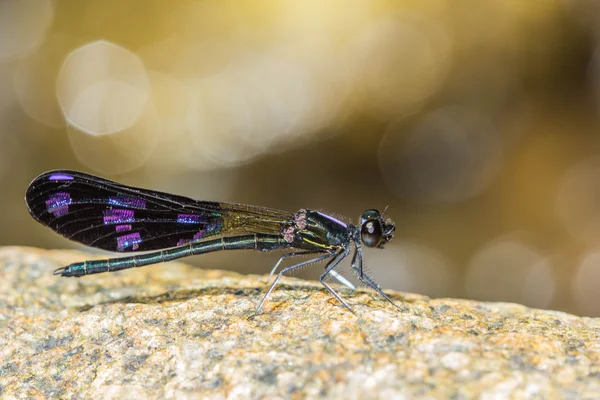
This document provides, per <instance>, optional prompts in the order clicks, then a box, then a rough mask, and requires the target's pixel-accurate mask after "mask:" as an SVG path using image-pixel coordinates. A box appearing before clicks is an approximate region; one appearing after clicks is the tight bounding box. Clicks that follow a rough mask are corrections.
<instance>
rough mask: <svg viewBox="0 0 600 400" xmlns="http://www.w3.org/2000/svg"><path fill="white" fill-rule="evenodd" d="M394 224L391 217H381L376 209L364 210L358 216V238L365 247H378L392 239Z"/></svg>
mask: <svg viewBox="0 0 600 400" xmlns="http://www.w3.org/2000/svg"><path fill="white" fill-rule="evenodd" d="M395 230H396V226H395V225H394V223H393V222H392V220H391V219H386V220H384V219H383V216H382V215H381V213H380V212H379V211H377V210H366V211H365V212H363V213H362V215H361V216H360V238H361V240H362V242H363V244H364V245H365V246H367V247H378V248H380V249H382V248H383V246H384V245H385V244H386V243H387V242H389V241H390V240H392V238H393V237H394V231H395Z"/></svg>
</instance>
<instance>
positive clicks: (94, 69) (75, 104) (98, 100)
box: [56, 41, 150, 136]
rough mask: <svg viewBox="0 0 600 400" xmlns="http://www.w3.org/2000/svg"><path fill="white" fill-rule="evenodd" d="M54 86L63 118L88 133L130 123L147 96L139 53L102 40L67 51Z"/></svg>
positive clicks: (114, 130) (108, 131) (96, 133)
mask: <svg viewBox="0 0 600 400" xmlns="http://www.w3.org/2000/svg"><path fill="white" fill-rule="evenodd" d="M56 88H57V89H56V90H57V97H58V101H59V103H60V106H61V109H62V111H63V114H64V116H65V118H66V120H67V122H68V123H69V124H70V125H73V126H75V127H77V128H78V129H79V130H81V131H82V132H85V133H87V134H89V135H92V136H102V135H110V134H114V133H117V132H120V131H123V130H125V129H127V128H129V127H131V126H132V125H133V124H134V123H135V122H136V121H137V120H138V119H139V117H140V116H141V115H142V112H143V111H144V107H145V106H146V103H147V102H148V97H149V96H150V85H149V82H148V76H147V74H146V69H145V67H144V64H143V63H142V61H141V60H140V59H139V57H138V56H136V55H135V54H134V53H132V52H130V51H128V50H126V49H124V48H122V47H120V46H117V45H116V44H114V43H110V42H106V41H96V42H92V43H89V44H87V45H85V46H83V47H80V48H78V49H76V50H74V51H73V52H71V54H69V55H68V57H67V58H66V59H65V62H64V64H63V65H62V68H61V70H60V72H59V74H58V78H57V83H56Z"/></svg>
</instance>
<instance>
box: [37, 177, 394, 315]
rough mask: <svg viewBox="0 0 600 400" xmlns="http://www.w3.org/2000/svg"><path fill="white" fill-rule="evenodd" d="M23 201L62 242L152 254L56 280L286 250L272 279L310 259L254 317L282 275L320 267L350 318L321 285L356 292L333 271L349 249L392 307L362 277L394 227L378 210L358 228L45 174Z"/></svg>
mask: <svg viewBox="0 0 600 400" xmlns="http://www.w3.org/2000/svg"><path fill="white" fill-rule="evenodd" d="M25 201H26V202H27V206H28V209H29V213H30V214H31V215H32V216H33V218H35V219H36V220H37V221H38V222H40V223H41V224H43V225H45V226H47V227H49V228H50V229H52V230H53V231H55V232H57V233H59V234H61V235H62V236H64V237H66V238H67V239H70V240H73V241H76V242H79V243H83V244H85V245H87V246H91V247H96V248H99V249H104V250H110V251H116V252H124V253H125V252H144V251H151V252H149V253H145V254H139V255H134V256H130V257H122V258H111V259H107V260H93V261H83V262H78V263H74V264H70V265H68V266H66V267H64V268H59V269H57V270H56V271H54V274H55V275H61V276H67V277H71V276H74V277H80V276H83V275H89V274H97V273H101V272H111V271H120V270H123V269H127V268H133V267H141V266H144V265H149V264H156V263H160V262H164V261H171V260H175V259H178V258H181V257H186V256H190V255H196V254H203V253H209V252H213V251H220V250H241V249H250V250H258V251H263V252H267V251H273V250H288V249H289V250H291V252H288V253H285V254H283V255H282V256H281V258H280V259H279V261H277V263H276V264H275V266H274V267H273V269H272V271H271V275H270V276H269V278H271V276H273V274H274V273H275V272H276V271H277V268H278V267H279V265H280V264H281V263H282V262H283V261H284V260H285V259H287V258H293V257H298V256H306V255H311V256H314V257H313V258H311V259H309V260H306V261H302V262H299V263H297V264H294V265H292V266H288V267H286V268H283V269H282V270H281V271H280V272H279V273H278V274H277V276H276V277H275V280H274V281H273V283H272V284H271V285H270V286H269V288H268V290H267V292H266V293H265V295H264V296H263V298H262V300H261V301H260V303H259V305H258V307H257V309H256V312H257V313H258V312H260V310H261V308H262V306H263V304H264V302H265V300H266V299H267V297H268V296H269V294H270V293H271V291H272V290H273V288H274V287H275V285H276V284H277V282H278V281H279V278H281V276H282V275H285V274H286V273H288V272H291V271H293V270H295V269H298V268H301V267H304V266H307V265H310V264H316V263H318V262H326V264H325V270H324V272H323V273H322V274H321V278H320V281H321V283H322V284H323V286H325V288H326V289H327V290H328V291H329V292H330V293H331V294H332V295H333V296H334V297H335V298H336V299H338V300H339V301H340V302H341V303H342V304H343V305H344V306H345V307H346V308H348V309H349V310H350V311H352V309H351V308H350V306H349V305H348V304H347V303H346V302H345V301H344V300H343V299H342V298H341V297H340V296H339V294H338V293H337V292H336V291H335V290H334V289H333V288H332V287H331V286H330V285H329V284H328V283H327V282H326V278H327V277H333V278H334V279H336V280H338V281H339V282H340V283H342V284H344V285H346V286H348V287H350V288H351V289H354V288H355V287H354V285H353V284H352V283H351V282H350V281H348V280H347V279H346V278H345V277H344V276H343V275H341V274H339V273H337V272H336V271H335V268H336V267H338V266H339V265H340V262H341V261H342V260H343V259H344V258H345V257H347V256H348V255H349V254H350V251H351V247H352V245H354V254H353V256H352V263H351V268H352V270H353V272H354V273H355V275H356V277H357V278H358V280H360V281H361V282H362V283H363V284H364V285H366V286H367V287H370V288H372V289H374V290H375V291H377V292H378V293H379V294H380V295H381V296H383V297H384V298H385V299H386V300H388V301H389V302H390V303H392V304H394V302H393V301H392V300H391V299H390V297H389V296H388V295H387V294H385V293H384V292H383V290H382V289H381V286H379V285H378V284H377V283H376V282H375V281H374V280H373V278H371V277H370V276H369V275H367V274H366V273H365V271H364V270H363V253H362V245H364V246H366V247H377V248H383V246H384V245H385V244H386V243H387V242H389V241H390V240H391V239H392V238H393V235H394V230H395V226H394V223H393V222H392V221H391V220H389V219H385V218H384V216H383V215H382V214H381V213H380V212H379V211H377V210H366V211H365V212H363V214H362V216H361V217H360V224H359V225H358V226H355V225H352V224H350V223H346V222H343V221H341V220H339V219H338V218H335V217H333V216H331V215H328V214H325V213H323V212H320V211H315V210H308V209H301V210H299V211H298V212H296V213H289V212H285V211H280V210H275V209H272V208H265V207H257V206H250V205H244V204H234V203H220V202H212V201H198V200H193V199H190V198H187V197H183V196H177V195H174V194H169V193H163V192H158V191H153V190H147V189H140V188H135V187H131V186H125V185H121V184H119V183H116V182H112V181H109V180H106V179H103V178H99V177H96V176H93V175H88V174H84V173H81V172H76V171H68V170H62V171H50V172H46V173H44V174H42V175H40V176H38V177H37V178H35V179H34V180H33V182H31V184H30V185H29V188H28V189H27V193H26V195H25ZM394 305H395V306H396V304H394ZM396 307H397V306H396Z"/></svg>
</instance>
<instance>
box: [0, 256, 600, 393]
mask: <svg viewBox="0 0 600 400" xmlns="http://www.w3.org/2000/svg"><path fill="white" fill-rule="evenodd" d="M85 257H86V255H84V254H81V253H76V252H66V251H65V252H59V251H43V250H37V249H31V248H15V247H12V248H2V249H0V288H1V290H0V397H2V398H25V397H27V398H48V397H60V398H71V397H75V398H177V399H180V398H304V397H311V398H314V397H325V398H349V399H351V398H355V399H365V398H388V399H389V398H399V397H402V395H403V396H404V397H406V398H414V397H418V398H454V399H467V398H473V397H477V398H484V399H485V398H494V399H495V398H536V399H539V398H573V399H575V398H577V399H582V398H589V399H595V398H600V341H599V339H600V337H599V336H600V319H593V318H580V317H576V316H572V315H568V314H565V313H560V312H553V311H540V310H532V309H528V308H526V307H523V306H519V305H516V304H503V303H480V302H475V301H466V300H452V299H435V300H433V299H429V298H427V297H424V296H419V295H409V294H399V293H395V294H392V296H393V298H394V299H395V300H396V301H398V302H399V304H401V305H402V307H403V310H402V311H398V310H397V309H395V308H394V307H393V306H391V305H389V304H388V303H386V302H385V301H382V300H381V299H380V298H379V297H378V296H377V295H376V294H372V293H371V292H366V291H357V292H354V293H353V292H350V291H348V290H342V291H343V294H344V297H345V298H346V299H347V300H348V302H349V303H350V304H351V305H352V306H353V307H354V309H355V311H356V315H353V314H352V313H350V312H348V311H347V310H345V309H343V308H342V307H340V306H339V304H338V303H336V301H334V299H332V298H331V297H330V296H329V294H327V293H326V292H325V290H324V289H323V288H322V287H321V286H320V285H319V284H318V283H314V282H306V281H300V280H295V279H285V280H284V281H283V284H282V285H281V287H280V289H279V290H276V291H275V292H274V293H273V295H272V297H271V298H270V300H271V301H269V302H267V303H266V304H265V310H264V313H263V314H261V315H258V316H256V317H254V318H250V319H249V318H248V317H249V316H251V315H252V313H253V311H254V309H255V307H256V304H257V302H258V301H259V300H260V297H261V295H262V293H263V291H264V289H265V277H264V276H242V275H238V274H234V273H229V272H224V271H205V270H200V269H195V268H192V267H188V266H186V265H183V264H179V263H171V264H168V265H156V266H151V267H144V268H140V269H137V270H129V271H124V272H121V273H111V274H100V275H95V276H89V277H85V278H81V279H73V278H71V279H67V278H60V277H56V276H53V275H52V271H53V270H54V269H55V268H58V267H61V266H64V265H66V264H68V263H70V262H74V261H79V260H82V259H84V258H85ZM88 258H89V257H88Z"/></svg>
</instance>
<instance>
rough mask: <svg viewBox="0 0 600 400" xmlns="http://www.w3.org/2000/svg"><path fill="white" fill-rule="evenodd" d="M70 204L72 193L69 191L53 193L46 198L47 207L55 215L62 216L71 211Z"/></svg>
mask: <svg viewBox="0 0 600 400" xmlns="http://www.w3.org/2000/svg"><path fill="white" fill-rule="evenodd" d="M69 204H71V195H70V194H69V193H63V192H59V193H53V194H52V195H51V196H50V198H49V199H48V200H46V209H47V210H48V212H49V213H51V214H52V215H54V216H55V217H62V216H63V215H65V214H66V213H68V212H69Z"/></svg>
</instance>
